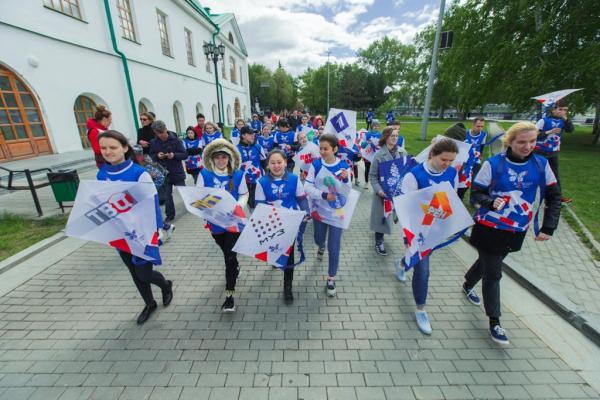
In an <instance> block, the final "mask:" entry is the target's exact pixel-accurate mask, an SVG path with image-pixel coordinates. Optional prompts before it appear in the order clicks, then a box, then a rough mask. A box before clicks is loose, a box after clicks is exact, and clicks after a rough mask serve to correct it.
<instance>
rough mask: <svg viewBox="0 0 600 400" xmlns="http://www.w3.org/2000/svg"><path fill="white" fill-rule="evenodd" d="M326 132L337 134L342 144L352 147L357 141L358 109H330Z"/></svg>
mask: <svg viewBox="0 0 600 400" xmlns="http://www.w3.org/2000/svg"><path fill="white" fill-rule="evenodd" d="M325 133H332V134H334V135H335V136H337V138H338V140H339V142H340V145H341V146H344V147H347V148H352V146H353V145H354V143H355V142H356V111H350V110H340V109H338V108H332V109H330V110H329V116H328V117H327V122H326V123H325Z"/></svg>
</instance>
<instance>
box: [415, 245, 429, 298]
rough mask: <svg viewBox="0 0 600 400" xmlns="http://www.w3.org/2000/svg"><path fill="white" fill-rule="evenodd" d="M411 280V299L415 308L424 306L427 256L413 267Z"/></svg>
mask: <svg viewBox="0 0 600 400" xmlns="http://www.w3.org/2000/svg"><path fill="white" fill-rule="evenodd" d="M414 269H415V270H414V272H413V278H412V290H413V297H414V298H415V303H416V304H417V307H420V306H424V305H425V303H426V302H427V290H428V288H429V256H427V257H425V258H423V259H422V260H421V261H419V262H418V263H417V265H415V267H414Z"/></svg>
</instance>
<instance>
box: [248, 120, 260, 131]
mask: <svg viewBox="0 0 600 400" xmlns="http://www.w3.org/2000/svg"><path fill="white" fill-rule="evenodd" d="M250 126H251V127H252V129H254V130H256V131H260V130H261V129H262V122H260V120H258V119H257V120H256V121H255V120H252V122H250Z"/></svg>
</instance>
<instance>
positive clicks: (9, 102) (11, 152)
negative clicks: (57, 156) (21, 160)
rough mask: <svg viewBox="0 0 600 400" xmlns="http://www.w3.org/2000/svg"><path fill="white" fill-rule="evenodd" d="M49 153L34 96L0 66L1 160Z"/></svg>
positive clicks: (13, 74)
mask: <svg viewBox="0 0 600 400" xmlns="http://www.w3.org/2000/svg"><path fill="white" fill-rule="evenodd" d="M51 152H52V150H51V149H50V142H49V140H48V136H47V134H46V128H45V126H44V122H43V121H42V113H41V112H40V108H39V106H38V103H37V100H36V98H35V96H34V95H33V93H32V92H31V90H29V88H28V87H27V86H26V85H25V83H24V82H22V81H21V79H19V77H18V76H17V75H16V74H15V73H14V72H12V71H10V70H8V69H7V68H4V67H2V66H1V65H0V160H10V159H13V158H18V157H27V156H34V155H37V154H40V153H51Z"/></svg>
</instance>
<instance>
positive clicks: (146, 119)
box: [140, 118, 148, 121]
mask: <svg viewBox="0 0 600 400" xmlns="http://www.w3.org/2000/svg"><path fill="white" fill-rule="evenodd" d="M140 121H148V118H140Z"/></svg>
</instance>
